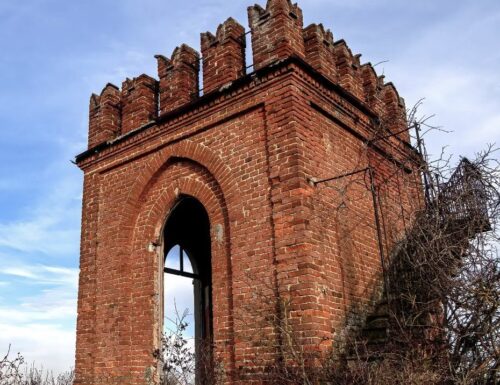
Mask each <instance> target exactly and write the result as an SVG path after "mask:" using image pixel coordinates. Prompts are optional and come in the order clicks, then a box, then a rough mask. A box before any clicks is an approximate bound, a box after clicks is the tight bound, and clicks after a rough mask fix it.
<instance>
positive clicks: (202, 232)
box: [163, 196, 213, 383]
mask: <svg viewBox="0 0 500 385" xmlns="http://www.w3.org/2000/svg"><path fill="white" fill-rule="evenodd" d="M163 245H164V247H163V250H164V277H163V278H164V306H163V311H164V317H163V318H164V326H165V323H168V320H169V319H175V317H176V316H177V315H176V314H172V311H173V303H174V301H175V303H176V306H177V308H178V310H179V312H180V313H182V312H183V311H184V309H185V308H188V309H189V315H188V317H187V318H188V319H187V320H186V321H187V322H188V323H192V325H189V326H188V328H187V334H188V337H191V338H193V337H194V348H195V353H196V357H201V355H205V354H206V353H207V351H206V350H205V349H207V347H210V346H211V344H212V336H213V322H212V266H211V251H210V250H211V245H210V221H209V217H208V214H207V211H206V210H205V208H204V207H203V205H202V204H201V203H200V202H199V201H198V200H197V199H195V198H193V197H190V196H181V197H180V198H179V200H178V201H177V203H176V204H175V206H174V207H173V209H172V210H171V212H170V214H169V216H168V219H167V221H166V224H165V228H164V231H163ZM179 289H180V290H179ZM174 291H175V293H176V294H179V296H180V298H174V296H175V294H173V293H174ZM179 300H180V301H181V302H182V303H179ZM180 306H182V308H179V307H180ZM201 349H204V351H203V352H201V351H200V350H201ZM197 372H198V373H197V377H198V376H199V374H200V373H199V370H197ZM197 383H199V380H198V381H197Z"/></svg>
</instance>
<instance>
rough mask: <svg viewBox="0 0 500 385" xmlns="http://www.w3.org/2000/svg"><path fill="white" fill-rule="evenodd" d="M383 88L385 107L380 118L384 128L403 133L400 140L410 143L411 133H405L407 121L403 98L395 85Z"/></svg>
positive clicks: (381, 93)
mask: <svg viewBox="0 0 500 385" xmlns="http://www.w3.org/2000/svg"><path fill="white" fill-rule="evenodd" d="M381 88H382V89H381V91H380V99H381V100H382V104H383V107H382V111H381V114H380V118H381V122H382V124H383V126H384V127H385V128H387V129H388V130H389V131H391V132H394V133H401V134H399V136H400V138H401V139H403V140H405V141H408V142H409V140H410V136H409V132H408V131H405V128H406V127H407V120H406V107H405V103H404V100H403V98H401V97H400V96H399V93H398V91H397V89H396V87H395V86H394V84H393V83H386V84H384V85H383V86H382V87H381ZM401 131H403V132H401Z"/></svg>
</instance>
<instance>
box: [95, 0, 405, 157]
mask: <svg viewBox="0 0 500 385" xmlns="http://www.w3.org/2000/svg"><path fill="white" fill-rule="evenodd" d="M248 21H249V26H250V32H249V33H250V34H251V45H252V56H253V57H252V58H251V60H252V62H253V68H254V70H256V71H258V70H260V69H262V68H265V67H268V66H269V65H272V64H274V63H277V62H279V61H282V60H284V59H287V58H290V57H295V58H298V59H300V60H301V61H303V62H305V63H307V64H308V65H309V66H310V67H312V68H313V69H314V70H315V71H317V72H318V73H320V74H321V75H323V76H324V77H325V78H326V79H328V80H329V81H330V82H332V83H335V84H337V85H339V86H340V87H342V88H343V89H344V90H345V91H347V92H348V93H350V94H352V95H353V96H354V97H355V98H356V99H358V100H359V102H360V103H363V104H364V105H365V106H366V107H367V108H369V109H370V110H372V111H373V112H374V113H375V114H376V115H377V116H379V120H380V122H381V123H382V125H383V126H384V127H385V128H387V129H389V130H391V131H392V132H400V131H403V130H404V128H405V125H406V111H405V106H404V102H403V101H402V99H401V98H400V97H399V94H398V92H397V90H396V88H395V87H394V85H393V84H392V83H387V84H385V83H384V78H383V77H379V76H378V75H377V73H376V71H375V69H374V68H373V66H372V65H371V64H370V63H365V64H361V62H360V57H361V55H355V54H353V52H352V51H351V49H350V48H349V46H348V45H347V43H346V42H345V41H344V40H338V41H335V40H334V37H333V34H332V32H331V31H330V30H328V29H325V27H324V26H323V25H322V24H311V25H309V26H307V27H305V28H304V27H303V15H302V10H301V9H300V7H299V6H298V5H297V4H293V3H292V2H291V1H290V0H268V1H267V4H266V7H265V8H263V7H261V6H260V5H253V6H251V7H249V8H248ZM246 34H247V33H246V32H245V28H244V27H243V26H242V25H241V24H239V23H238V22H237V21H236V20H234V19H232V18H229V19H227V20H226V21H225V22H224V23H222V24H220V25H219V27H218V28H217V31H216V32H215V34H212V33H211V32H205V33H202V34H201V39H200V40H201V55H200V54H199V53H198V52H197V51H196V50H195V49H193V48H191V47H189V46H187V45H185V44H183V45H181V46H179V47H177V48H176V49H175V50H174V51H173V53H172V55H171V57H170V58H167V57H165V56H163V55H156V56H155V58H156V59H157V61H158V80H155V79H153V78H152V77H150V76H147V75H141V76H139V77H137V78H134V79H127V80H125V81H124V82H123V84H122V88H121V90H120V89H119V88H118V87H116V86H114V85H111V84H108V85H107V86H106V87H104V89H103V91H102V92H101V94H100V95H95V94H93V95H92V96H91V100H90V119H89V120H90V121H89V148H92V147H94V146H96V145H98V144H100V143H102V142H106V141H109V140H112V139H114V138H116V137H118V136H120V135H123V134H126V133H128V132H130V131H132V130H134V129H137V128H139V127H141V126H143V125H145V124H147V123H149V122H151V121H154V120H155V119H156V118H157V117H158V116H160V115H162V114H166V113H169V112H172V111H174V110H176V109H178V108H180V107H182V106H185V105H187V104H189V103H192V102H193V101H195V100H197V99H198V98H200V86H199V84H200V82H199V79H200V76H202V77H203V94H204V95H206V94H210V93H212V92H217V91H218V90H220V89H222V88H224V87H226V86H228V85H230V84H231V83H232V82H234V81H235V80H237V79H240V78H242V77H244V76H246V75H247V74H246V68H247V65H246V64H247V61H250V60H249V58H246V57H245V48H246ZM200 67H202V74H200ZM400 137H401V139H403V140H405V141H409V135H408V134H407V133H403V134H401V135H400Z"/></svg>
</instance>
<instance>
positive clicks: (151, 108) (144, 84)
mask: <svg viewBox="0 0 500 385" xmlns="http://www.w3.org/2000/svg"><path fill="white" fill-rule="evenodd" d="M157 88H158V82H157V81H156V80H155V79H153V78H152V77H150V76H148V75H141V76H139V77H137V78H134V79H127V80H125V81H124V82H123V84H122V92H121V101H122V129H121V134H126V133H127V132H130V131H132V130H134V129H135V128H138V127H141V126H143V125H145V124H147V123H149V122H151V121H152V120H154V119H155V117H156V112H157V104H158V101H157Z"/></svg>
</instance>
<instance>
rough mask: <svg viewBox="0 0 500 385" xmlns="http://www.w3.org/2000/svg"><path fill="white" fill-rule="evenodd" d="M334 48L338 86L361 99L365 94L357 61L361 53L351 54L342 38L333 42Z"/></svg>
mask: <svg viewBox="0 0 500 385" xmlns="http://www.w3.org/2000/svg"><path fill="white" fill-rule="evenodd" d="M334 50H335V59H336V60H335V61H336V65H337V73H338V79H339V84H340V86H341V87H342V88H344V89H345V90H347V91H349V92H350V93H351V94H353V95H354V96H356V97H357V98H358V99H361V100H363V99H364V98H365V95H364V92H363V86H362V77H361V70H360V67H361V65H360V61H359V58H360V56H361V55H353V54H352V51H351V49H350V48H349V46H348V45H347V43H346V42H345V41H344V40H339V41H337V42H335V45H334Z"/></svg>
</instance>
